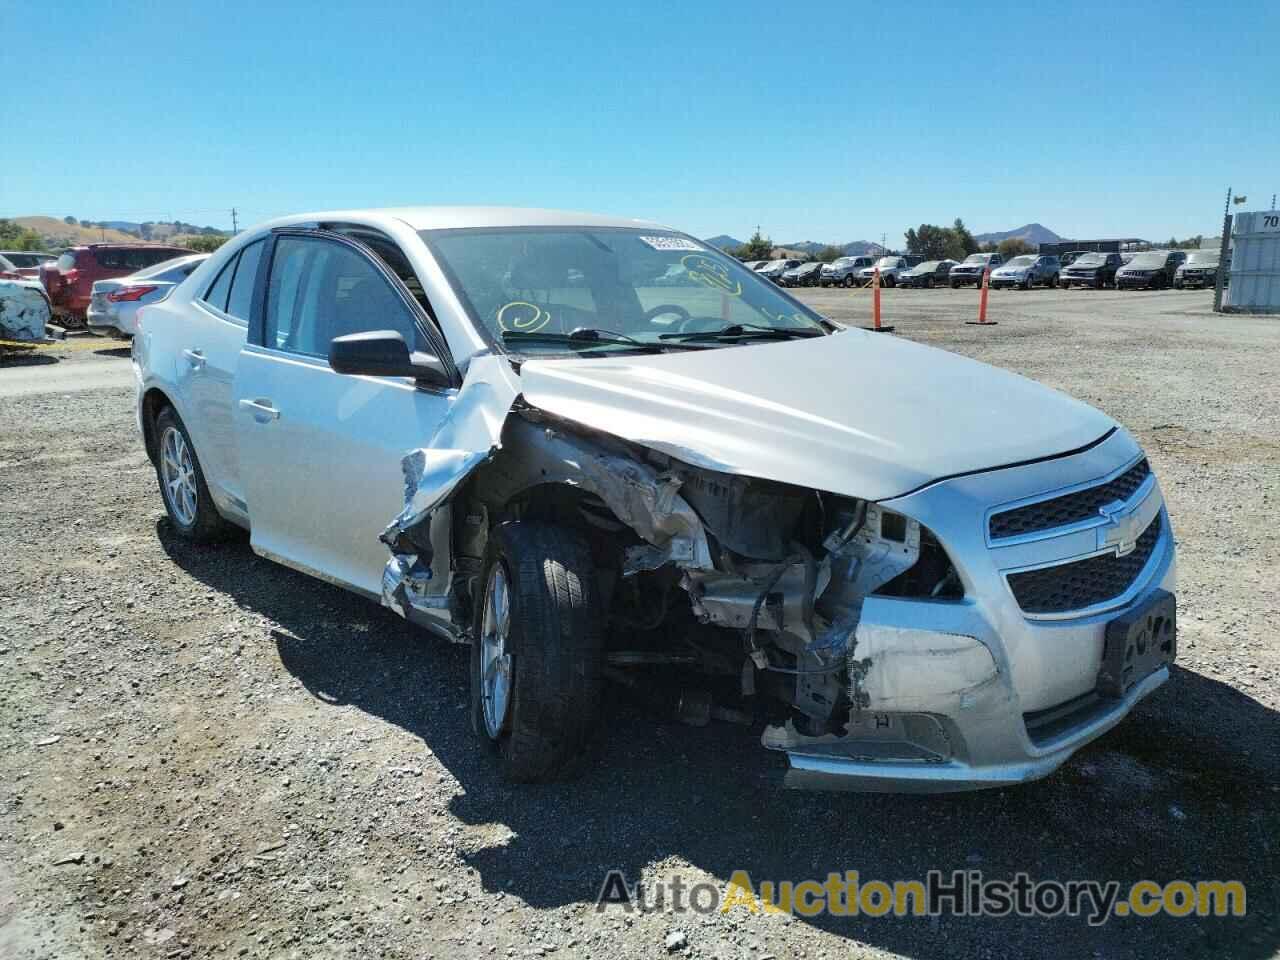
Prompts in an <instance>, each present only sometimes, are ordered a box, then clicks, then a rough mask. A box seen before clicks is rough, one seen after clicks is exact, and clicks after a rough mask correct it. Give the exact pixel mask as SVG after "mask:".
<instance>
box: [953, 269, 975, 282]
mask: <svg viewBox="0 0 1280 960" xmlns="http://www.w3.org/2000/svg"><path fill="white" fill-rule="evenodd" d="M947 279H948V280H949V281H950V282H952V283H981V282H982V274H981V273H968V272H965V273H956V272H955V271H954V270H952V271H951V273H950V274H948V275H947Z"/></svg>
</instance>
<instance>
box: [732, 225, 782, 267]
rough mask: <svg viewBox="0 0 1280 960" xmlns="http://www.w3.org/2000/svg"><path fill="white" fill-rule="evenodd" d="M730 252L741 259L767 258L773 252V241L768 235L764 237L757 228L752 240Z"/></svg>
mask: <svg viewBox="0 0 1280 960" xmlns="http://www.w3.org/2000/svg"><path fill="white" fill-rule="evenodd" d="M730 253H731V255H732V256H735V257H737V258H738V259H739V260H767V259H769V257H770V256H772V254H773V241H772V240H770V239H769V238H768V237H762V236H761V235H760V231H759V230H757V231H756V232H755V233H753V234H752V235H751V239H750V240H748V241H747V242H746V243H744V244H743V245H742V246H740V247H739V248H738V249H737V250H732V251H730Z"/></svg>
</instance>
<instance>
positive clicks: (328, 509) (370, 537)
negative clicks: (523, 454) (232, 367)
mask: <svg viewBox="0 0 1280 960" xmlns="http://www.w3.org/2000/svg"><path fill="white" fill-rule="evenodd" d="M269 256H270V260H269V263H270V266H269V269H268V272H267V273H266V274H265V275H264V278H263V279H262V280H260V289H259V294H258V303H259V304H260V305H261V307H260V316H259V318H258V320H257V322H255V323H254V324H253V327H252V329H251V331H250V336H249V342H248V343H247V344H246V346H245V348H244V350H243V352H242V354H241V356H240V360H239V364H238V365H237V369H236V377H235V388H234V397H235V414H234V415H235V430H236V439H237V443H238V447H239V452H240V461H241V467H242V471H243V477H244V487H245V495H246V496H245V499H246V501H247V504H248V512H249V519H250V524H251V543H252V545H253V549H254V551H255V552H257V553H259V554H261V555H263V556H266V557H268V558H270V559H273V560H277V561H279V562H281V563H284V564H286V565H288V566H291V567H295V568H297V569H299V570H303V571H304V572H307V573H310V574H313V575H315V576H318V577H321V578H322V579H325V580H329V581H331V582H336V583H339V584H341V585H343V586H346V587H350V588H352V589H354V590H356V591H358V592H360V593H363V594H366V595H368V596H372V597H380V596H381V584H382V571H383V568H384V567H385V566H386V563H387V560H388V559H389V556H390V555H389V553H388V551H387V548H386V546H384V545H383V544H382V542H381V541H380V540H379V539H378V535H379V534H380V533H381V532H382V531H383V529H384V528H385V527H386V526H387V525H388V524H389V523H390V522H391V521H392V520H393V519H394V518H395V517H396V515H397V514H399V512H400V511H401V510H402V509H403V507H404V499H405V482H404V475H403V472H402V470H401V460H402V458H403V457H404V455H405V454H406V453H408V452H409V451H410V450H412V449H416V448H418V447H421V446H423V445H425V444H426V443H427V442H428V440H429V439H430V437H431V436H432V435H433V434H434V433H435V432H436V429H437V428H438V427H439V425H440V423H441V421H442V420H443V419H444V417H445V414H446V413H447V412H448V409H449V403H450V400H451V398H452V396H453V395H454V394H455V393H456V391H455V390H453V389H438V390H437V389H428V388H424V387H420V386H419V385H418V384H417V383H415V381H413V380H412V379H409V378H407V377H370V376H345V375H342V374H338V373H335V372H334V371H333V369H332V368H330V366H329V363H328V359H327V357H328V352H329V342H330V340H332V339H333V338H334V337H337V336H341V335H342V334H348V333H358V332H363V331H369V330H396V331H398V332H399V333H401V334H402V335H403V336H404V338H405V342H406V343H408V344H409V347H410V349H411V350H424V351H429V352H437V351H438V350H439V349H440V347H441V345H440V344H432V343H431V342H430V340H429V338H428V337H427V335H426V331H425V321H424V320H423V319H422V318H421V317H420V316H419V311H418V309H417V304H416V303H415V302H414V301H413V300H412V297H411V295H410V294H409V293H408V291H407V290H405V289H404V286H403V284H401V283H400V282H399V281H398V280H396V279H395V277H394V275H392V274H391V273H390V272H389V271H388V270H387V269H386V267H385V265H384V264H383V263H382V261H380V260H379V259H378V258H377V257H376V256H375V255H374V254H373V253H372V251H370V250H369V249H368V248H367V247H365V246H364V245H363V244H361V243H358V242H355V241H352V240H351V239H349V238H346V237H343V236H339V235H336V234H330V233H325V232H320V231H309V232H308V231H293V232H282V233H279V234H277V235H275V236H274V238H273V249H272V251H271V253H270V255H269Z"/></svg>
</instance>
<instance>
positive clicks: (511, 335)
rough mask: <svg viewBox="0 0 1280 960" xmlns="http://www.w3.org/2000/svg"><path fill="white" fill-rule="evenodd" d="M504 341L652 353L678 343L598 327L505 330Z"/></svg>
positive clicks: (581, 348)
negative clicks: (558, 330)
mask: <svg viewBox="0 0 1280 960" xmlns="http://www.w3.org/2000/svg"><path fill="white" fill-rule="evenodd" d="M502 342H503V343H507V344H510V343H560V344H565V345H566V346H572V347H574V348H575V349H580V350H584V351H585V350H594V349H597V348H600V347H612V346H618V347H622V348H624V349H630V350H648V351H649V352H650V353H661V352H662V351H663V350H666V349H668V348H669V347H673V346H677V345H676V344H666V343H655V342H654V341H652V340H637V339H636V338H635V337H632V336H628V335H627V334H625V333H619V332H618V331H617V330H602V329H599V328H596V327H579V328H578V329H576V330H574V331H572V332H571V333H551V332H547V331H542V330H503V331H502Z"/></svg>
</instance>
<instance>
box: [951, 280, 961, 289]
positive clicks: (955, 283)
mask: <svg viewBox="0 0 1280 960" xmlns="http://www.w3.org/2000/svg"><path fill="white" fill-rule="evenodd" d="M951 289H952V290H959V289H960V281H958V280H952V281H951Z"/></svg>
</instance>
